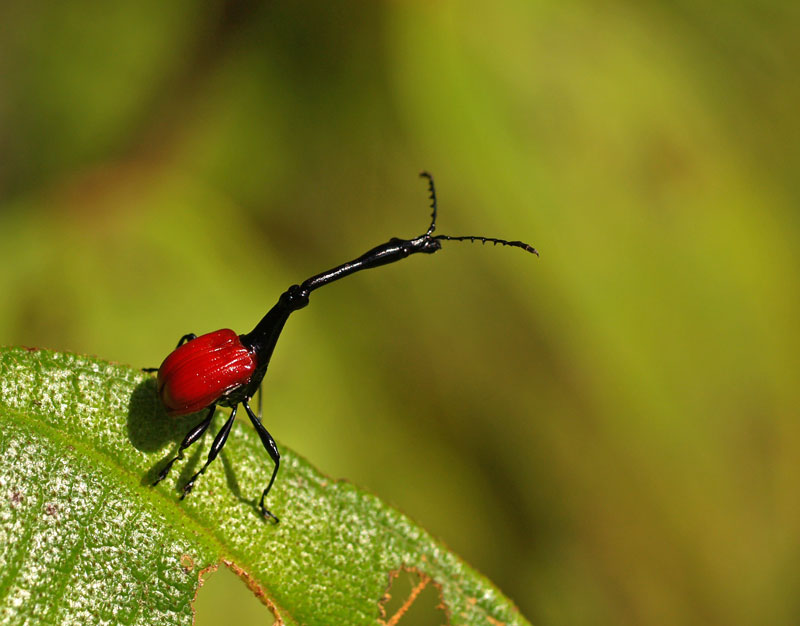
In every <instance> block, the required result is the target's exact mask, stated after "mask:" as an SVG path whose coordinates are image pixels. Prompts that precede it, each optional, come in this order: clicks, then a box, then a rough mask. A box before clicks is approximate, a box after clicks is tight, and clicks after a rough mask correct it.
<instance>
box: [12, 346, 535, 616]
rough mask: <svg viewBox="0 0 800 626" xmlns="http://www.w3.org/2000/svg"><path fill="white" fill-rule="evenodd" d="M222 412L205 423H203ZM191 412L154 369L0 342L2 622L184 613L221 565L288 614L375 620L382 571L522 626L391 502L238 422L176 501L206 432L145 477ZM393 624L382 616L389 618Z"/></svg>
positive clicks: (385, 581)
mask: <svg viewBox="0 0 800 626" xmlns="http://www.w3.org/2000/svg"><path fill="white" fill-rule="evenodd" d="M219 417H221V416H218V418H219ZM198 420H199V416H198V415H190V416H187V417H185V418H179V419H170V418H167V417H166V415H165V414H164V412H163V409H162V408H161V405H160V402H159V401H158V397H157V395H156V392H155V381H154V379H153V377H152V376H149V375H145V374H142V373H141V372H139V371H138V370H134V369H132V368H130V367H125V366H121V365H116V364H111V363H107V362H105V361H101V360H98V359H95V358H90V357H84V356H76V355H72V354H62V353H53V352H47V351H44V350H26V349H22V348H10V349H9V348H6V349H0V622H2V623H3V624H22V623H37V624H71V623H80V624H82V625H87V624H167V623H168V624H190V623H191V622H192V616H193V611H192V600H193V598H194V595H195V593H196V590H197V587H198V584H199V580H200V578H201V576H202V573H203V572H204V570H206V569H207V568H212V567H214V566H215V565H216V564H218V563H220V562H225V563H227V564H229V565H230V566H231V568H232V569H233V570H234V571H235V572H236V573H238V574H239V575H240V576H241V577H242V578H243V579H244V580H245V581H246V582H247V584H248V585H249V586H250V587H251V588H252V589H253V590H254V591H255V592H256V593H257V594H258V595H259V597H260V598H261V599H262V600H263V601H264V603H265V604H267V605H268V606H270V607H271V608H272V610H273V612H275V614H276V616H277V617H278V623H280V622H281V620H282V621H283V622H284V623H286V624H326V625H331V624H375V623H381V621H382V619H386V618H387V617H388V618H391V616H383V617H382V612H381V609H382V605H381V602H382V601H384V600H385V594H386V591H387V587H388V586H389V583H390V580H391V576H392V575H393V574H395V575H396V573H397V572H399V571H401V570H403V569H406V570H411V571H415V572H418V573H420V575H421V580H422V581H425V580H427V578H428V577H430V580H431V582H432V584H435V586H436V587H437V588H438V589H439V591H440V593H441V599H442V601H443V603H444V605H445V607H446V611H447V614H448V616H449V620H450V623H452V624H482V625H486V624H497V623H502V624H527V623H528V622H527V621H526V620H525V619H524V618H523V617H522V616H521V615H520V614H519V612H518V611H517V610H516V608H515V607H514V606H513V604H512V603H511V602H510V601H509V600H508V599H506V598H505V597H504V596H503V595H502V594H501V593H500V592H499V591H498V590H497V589H496V588H495V587H494V586H493V585H492V584H491V583H490V582H489V581H487V580H486V579H485V578H483V577H482V576H480V575H479V574H478V573H476V572H475V571H474V570H473V569H471V568H470V567H469V566H468V565H466V564H465V563H463V562H462V561H461V560H459V558H458V557H457V556H455V555H454V554H452V553H451V552H450V551H448V550H447V548H446V547H444V546H443V545H442V544H440V543H439V542H437V541H436V540H434V539H433V538H432V537H431V536H430V535H429V534H428V533H427V532H425V531H424V530H423V529H422V528H420V527H419V526H417V525H416V524H414V523H413V522H412V521H411V520H409V519H408V518H406V517H405V516H403V515H402V514H401V513H399V512H398V511H396V510H394V509H393V508H391V507H389V506H387V505H386V504H384V503H382V502H381V501H380V500H379V499H378V498H376V497H375V496H373V495H371V494H369V493H366V492H364V491H363V490H361V489H359V488H358V487H355V486H354V485H352V484H350V483H348V482H346V481H333V480H330V479H328V478H327V477H325V476H323V475H322V474H320V473H319V472H318V471H317V470H315V469H314V468H313V467H312V466H311V465H309V464H308V462H306V461H305V460H304V459H302V458H300V457H299V456H298V455H296V454H294V453H292V452H291V451H289V450H286V449H285V448H282V450H283V457H282V463H281V472H280V474H279V477H278V481H277V482H276V485H275V487H274V488H273V490H272V492H271V493H270V499H269V506H270V509H271V510H272V511H274V512H275V513H276V514H278V515H279V517H280V518H281V523H280V524H278V525H272V524H269V523H267V522H265V521H263V520H262V519H261V517H260V515H259V514H258V511H257V508H256V505H257V499H256V498H257V496H259V495H260V493H261V490H262V489H263V487H264V485H265V481H266V479H267V478H268V475H269V472H270V471H271V462H270V461H269V459H268V457H267V455H266V453H265V452H264V450H263V448H262V447H261V444H260V442H259V440H258V437H257V436H256V435H255V433H254V432H253V431H252V429H250V428H247V427H243V426H244V425H243V424H240V425H239V426H238V427H235V428H234V430H233V432H232V433H231V436H230V439H229V441H228V444H227V446H226V447H225V449H224V450H223V452H222V454H221V455H220V459H221V460H218V461H216V462H215V463H214V464H212V465H211V466H210V467H209V470H208V472H207V473H206V474H205V475H204V476H203V477H202V479H201V480H200V481H198V483H197V486H196V487H195V490H194V492H193V493H192V495H191V496H190V497H189V498H187V499H186V500H184V501H179V499H178V495H179V492H178V487H179V486H180V485H182V484H183V482H185V480H186V479H187V477H188V476H189V475H190V472H193V471H196V468H198V467H199V466H200V463H201V462H203V461H204V460H205V455H206V452H207V449H208V445H209V441H210V439H211V438H210V437H209V436H206V437H205V440H204V442H201V443H199V444H196V445H195V446H194V447H193V448H190V449H189V450H188V451H187V452H188V454H187V459H186V461H185V462H184V464H183V465H180V464H176V466H175V468H173V473H172V474H171V475H170V476H169V477H168V478H167V480H165V481H164V482H163V483H162V484H161V485H159V487H157V488H155V489H153V488H150V487H149V486H148V484H149V483H150V482H151V481H152V480H153V477H154V475H155V473H156V472H157V470H158V469H160V468H161V467H162V466H163V463H164V462H165V461H166V460H167V459H168V458H169V457H170V456H171V455H173V454H174V453H175V451H176V449H177V445H178V443H179V442H180V440H181V439H182V437H183V435H184V434H185V432H186V431H187V430H188V429H189V428H190V427H191V426H192V425H193V424H194V423H195V422H197V421H198ZM389 621H390V622H391V619H389Z"/></svg>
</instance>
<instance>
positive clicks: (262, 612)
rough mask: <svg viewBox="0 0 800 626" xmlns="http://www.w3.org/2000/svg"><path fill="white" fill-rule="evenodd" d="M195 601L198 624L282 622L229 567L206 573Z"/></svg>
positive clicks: (261, 625) (207, 625)
mask: <svg viewBox="0 0 800 626" xmlns="http://www.w3.org/2000/svg"><path fill="white" fill-rule="evenodd" d="M202 581H203V583H202V586H201V587H200V588H199V589H198V590H197V596H196V597H195V601H194V615H195V617H194V626H220V624H253V625H258V626H270V624H280V622H277V621H276V620H275V616H274V615H273V614H272V612H271V611H270V610H269V608H267V607H266V606H264V603H263V602H262V601H261V600H260V599H259V598H258V597H257V595H256V594H255V593H253V591H252V590H251V589H250V588H249V587H248V585H247V583H246V582H245V581H244V580H243V579H242V578H240V577H239V576H238V575H237V574H236V573H234V572H233V571H231V569H230V568H229V567H219V568H217V569H216V571H213V570H211V571H208V572H206V573H204V574H203V577H202Z"/></svg>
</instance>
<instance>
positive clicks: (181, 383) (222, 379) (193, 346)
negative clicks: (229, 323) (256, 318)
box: [158, 328, 257, 415]
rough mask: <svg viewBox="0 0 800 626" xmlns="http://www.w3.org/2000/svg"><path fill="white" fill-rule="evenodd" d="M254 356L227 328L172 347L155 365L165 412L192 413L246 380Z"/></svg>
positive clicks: (253, 363) (252, 371) (254, 361)
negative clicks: (170, 351) (158, 366)
mask: <svg viewBox="0 0 800 626" xmlns="http://www.w3.org/2000/svg"><path fill="white" fill-rule="evenodd" d="M256 365H257V363H256V357H255V354H252V353H251V352H249V351H248V350H247V348H245V347H244V346H243V345H242V342H241V340H240V339H239V336H238V335H237V334H236V333H235V332H233V331H232V330H230V329H227V328H225V329H223V330H218V331H215V332H213V333H208V334H207V335H201V336H200V337H197V338H196V339H192V340H191V341H189V342H187V343H185V344H183V345H182V346H180V347H178V348H176V349H175V350H174V351H173V352H172V353H170V354H169V356H167V358H166V359H164V362H163V363H162V364H161V367H160V368H158V395H159V396H160V397H161V401H162V402H163V403H164V406H165V407H166V409H167V413H168V414H169V415H186V414H187V413H194V412H195V411H199V410H200V409H203V408H205V407H207V406H209V405H211V404H214V403H215V402H217V401H218V400H219V399H220V398H221V397H222V396H223V395H224V394H225V393H226V392H228V391H230V390H231V389H234V388H235V387H238V386H240V385H243V384H245V383H247V382H248V381H249V380H250V378H251V377H252V375H253V374H254V373H255V371H256Z"/></svg>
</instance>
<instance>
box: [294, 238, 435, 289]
mask: <svg viewBox="0 0 800 626" xmlns="http://www.w3.org/2000/svg"><path fill="white" fill-rule="evenodd" d="M441 247H442V244H441V243H439V241H437V240H436V239H434V238H433V237H431V236H430V235H421V236H420V237H417V238H416V239H397V238H396V237H395V238H392V239H390V240H389V241H387V242H386V243H383V244H381V245H379V246H375V247H374V248H372V249H371V250H367V251H366V252H365V253H364V254H362V255H361V256H360V257H358V258H357V259H353V260H352V261H349V262H348V263H343V264H342V265H339V266H337V267H334V268H333V269H330V270H328V271H327V272H322V273H321V274H317V275H316V276H312V277H311V278H308V279H306V280H305V281H303V284H301V285H300V288H301V289H303V290H305V291H307V292H308V293H311V292H312V291H314V290H315V289H318V288H320V287H322V286H323V285H327V284H328V283H332V282H333V281H335V280H339V279H340V278H344V277H345V276H349V275H350V274H354V273H355V272H360V271H361V270H366V269H369V268H371V267H378V266H380V265H388V264H389V263H394V262H395V261H399V260H400V259H405V258H406V257H407V256H409V255H411V254H414V253H416V252H425V253H427V254H433V253H434V252H436V251H437V250H439V249H440V248H441Z"/></svg>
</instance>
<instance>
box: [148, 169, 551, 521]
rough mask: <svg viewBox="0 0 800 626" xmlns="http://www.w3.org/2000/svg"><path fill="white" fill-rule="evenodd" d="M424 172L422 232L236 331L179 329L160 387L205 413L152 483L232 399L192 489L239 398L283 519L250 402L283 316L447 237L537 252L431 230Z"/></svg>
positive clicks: (302, 287)
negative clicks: (333, 286)
mask: <svg viewBox="0 0 800 626" xmlns="http://www.w3.org/2000/svg"><path fill="white" fill-rule="evenodd" d="M420 176H421V177H423V178H426V179H427V180H428V191H429V193H430V200H431V204H430V208H431V209H432V213H431V223H430V226H429V227H428V230H427V231H426V232H425V233H423V234H422V235H420V236H419V237H415V238H414V239H398V238H396V237H393V238H392V239H390V240H389V241H387V242H386V243H383V244H380V245H378V246H375V247H374V248H372V249H370V250H368V251H367V252H365V253H364V254H362V255H361V256H360V257H358V258H356V259H354V260H352V261H349V262H347V263H344V264H342V265H338V266H336V267H334V268H333V269H330V270H328V271H326V272H322V273H321V274H316V275H314V276H312V277H311V278H308V279H307V280H305V281H303V282H302V283H300V284H299V285H292V286H291V287H289V288H288V289H287V290H286V291H285V292H283V294H281V296H280V298H278V302H277V303H276V304H275V306H273V307H272V308H271V309H270V310H269V311H268V312H267V314H266V315H265V316H264V317H263V318H262V320H261V321H260V322H259V323H258V324H257V325H256V327H255V328H254V329H253V330H252V331H250V332H249V333H246V334H244V335H237V334H236V333H235V332H234V331H232V330H230V329H227V328H225V329H222V330H217V331H214V332H211V333H207V334H205V335H201V336H199V337H198V336H197V335H195V334H194V333H189V334H187V335H184V336H183V337H181V339H180V341H178V345H177V347H176V348H175V350H173V351H172V352H171V353H170V354H169V355H168V356H167V358H166V359H164V361H163V363H162V364H161V366H160V367H159V368H157V369H158V376H157V387H158V395H159V397H160V398H161V402H162V403H163V404H164V407H165V409H166V412H167V414H168V415H170V416H180V415H187V414H189V413H195V412H198V411H201V410H205V417H204V418H203V420H202V421H201V422H200V423H198V424H197V425H196V426H194V427H193V428H192V429H191V430H190V431H189V432H188V433H187V434H186V436H185V437H184V439H183V441H182V442H181V444H180V446H179V448H178V453H177V454H176V455H175V457H173V458H172V459H170V460H169V461H168V462H167V463H166V465H165V466H164V467H163V468H162V469H161V471H160V472H159V474H158V477H157V478H156V480H155V481H154V482H153V483H152V485H153V486H155V485H157V484H158V483H159V482H161V481H162V480H164V478H166V477H167V474H168V473H169V471H170V469H171V468H172V466H173V464H174V463H175V462H176V461H178V460H180V459H182V458H183V452H184V450H186V448H188V447H189V446H191V445H192V444H193V443H195V442H196V441H198V440H199V439H200V438H201V437H202V436H203V434H204V433H205V432H206V430H208V427H209V426H210V425H211V420H212V418H213V417H214V413H215V411H216V409H217V407H218V406H221V407H229V408H230V409H231V413H230V416H229V417H228V419H227V421H226V422H225V424H224V425H223V426H222V428H221V429H220V430H219V432H218V433H217V435H216V437H214V442H213V443H212V444H211V449H210V451H209V453H208V458H207V459H206V462H205V464H204V465H203V467H201V468H200V470H199V471H197V472H196V473H195V474H194V475H193V476H192V477H191V478H190V479H189V480H188V481H187V482H186V484H185V485H184V486H183V493H182V494H181V500H183V499H184V498H185V497H186V496H187V495H189V493H191V491H192V488H193V487H194V484H195V481H196V480H197V478H198V477H199V476H200V475H201V474H203V473H205V471H206V469H207V468H208V466H209V465H210V464H211V462H212V461H213V460H214V459H215V458H216V457H217V455H218V454H219V452H220V450H222V447H223V446H224V445H225V442H226V441H227V439H228V435H229V434H230V432H231V428H232V427H233V422H234V420H235V419H236V412H237V410H238V408H239V406H242V407H244V410H245V412H246V413H247V416H248V417H249V418H250V421H251V422H252V423H253V426H254V427H255V430H256V432H257V433H258V436H259V437H260V439H261V443H262V444H263V446H264V448H265V449H266V451H267V453H268V454H269V456H270V457H271V458H272V461H273V462H274V464H275V466H274V468H273V470H272V475H271V476H270V479H269V483H268V484H267V487H266V488H265V489H264V491H263V492H262V493H261V500H260V501H259V508H260V510H261V514H262V516H263V517H264V519H267V520H272V521H273V522H274V523H278V521H279V520H278V518H277V517H276V516H275V515H274V514H272V513H271V512H270V511H269V510H268V509H267V507H266V505H265V499H266V497H267V494H268V493H269V490H270V489H271V488H272V485H273V483H274V482H275V477H276V476H277V475H278V468H279V467H280V459H281V455H280V452H278V446H277V445H276V444H275V440H274V439H273V438H272V435H270V434H269V432H268V431H267V429H266V428H265V427H264V425H263V424H262V423H261V418H260V416H259V415H256V414H255V413H254V412H253V410H252V409H251V408H250V399H251V398H252V397H253V395H254V394H255V392H256V391H257V390H258V389H259V387H260V386H261V381H262V380H263V379H264V375H265V374H266V373H267V366H268V365H269V362H270V359H271V358H272V352H273V350H274V349H275V344H276V342H277V341H278V337H279V336H280V334H281V331H282V330H283V326H284V324H285V323H286V320H287V319H289V316H290V315H291V314H292V313H294V312H295V311H298V310H299V309H302V308H303V307H305V306H307V305H308V301H309V295H310V294H311V292H312V291H314V290H315V289H319V288H320V287H322V286H324V285H327V284H329V283H332V282H334V281H336V280H339V279H340V278H344V277H345V276H349V275H350V274H353V273H354V272H359V271H361V270H365V269H369V268H373V267H378V266H381V265H386V264H388V263H394V262H395V261H399V260H401V259H405V258H406V257H408V256H410V255H412V254H417V253H425V254H433V253H434V252H436V251H437V250H440V249H441V247H442V243H441V242H442V241H471V242H475V241H480V242H481V243H484V244H485V243H487V242H488V243H492V244H494V245H497V244H501V245H503V246H510V247H514V248H521V249H523V250H525V251H527V252H530V253H532V254H535V255H537V256H538V255H539V253H538V252H537V251H536V249H535V248H534V247H533V246H531V245H529V244H527V243H524V242H522V241H507V240H505V239H496V238H493V237H481V236H471V235H469V236H459V237H451V236H449V235H434V234H433V232H434V230H435V229H436V213H437V203H436V189H435V187H434V182H433V176H432V175H431V174H430V173H428V172H421V173H420ZM146 371H155V368H146Z"/></svg>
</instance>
